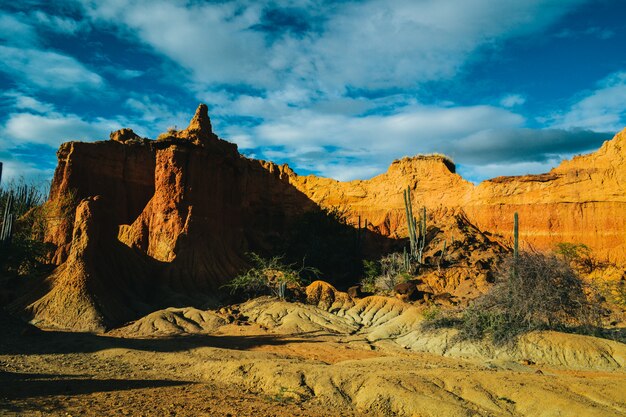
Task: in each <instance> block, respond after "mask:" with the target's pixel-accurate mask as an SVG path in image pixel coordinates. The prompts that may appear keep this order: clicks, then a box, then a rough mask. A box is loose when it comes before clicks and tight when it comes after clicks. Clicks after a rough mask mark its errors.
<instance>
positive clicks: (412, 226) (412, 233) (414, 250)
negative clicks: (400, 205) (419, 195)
mask: <svg viewBox="0 0 626 417" xmlns="http://www.w3.org/2000/svg"><path fill="white" fill-rule="evenodd" d="M403 196H404V210H405V212H406V221H407V227H408V234H409V253H408V259H406V260H405V262H406V263H407V268H406V269H407V270H408V269H410V261H411V260H417V262H418V263H420V264H421V263H422V255H423V253H424V246H425V245H426V207H422V216H421V218H420V222H419V228H418V224H417V219H416V218H415V216H413V203H412V201H411V188H410V187H407V188H406V190H404V192H403Z"/></svg>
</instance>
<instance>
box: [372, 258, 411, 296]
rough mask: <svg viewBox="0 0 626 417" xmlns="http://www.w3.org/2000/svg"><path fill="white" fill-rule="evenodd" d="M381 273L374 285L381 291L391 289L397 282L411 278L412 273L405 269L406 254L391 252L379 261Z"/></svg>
mask: <svg viewBox="0 0 626 417" xmlns="http://www.w3.org/2000/svg"><path fill="white" fill-rule="evenodd" d="M378 262H379V264H380V275H379V276H378V277H376V279H375V280H374V286H375V287H376V289H378V290H379V291H391V290H393V287H395V286H396V284H399V283H401V282H405V281H407V280H409V279H411V274H410V272H409V271H407V270H406V269H405V263H404V256H403V255H402V254H400V253H390V254H389V255H386V256H383V257H382V258H380V260H379V261H378Z"/></svg>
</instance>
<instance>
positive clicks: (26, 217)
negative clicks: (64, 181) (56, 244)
mask: <svg viewBox="0 0 626 417" xmlns="http://www.w3.org/2000/svg"><path fill="white" fill-rule="evenodd" d="M45 195H46V189H45V187H44V186H43V185H41V184H39V183H36V182H27V181H25V180H23V179H21V180H19V181H13V182H10V183H8V184H7V185H6V186H4V187H3V188H2V189H0V207H2V208H3V216H2V218H1V219H0V222H2V223H1V225H0V226H1V229H2V231H3V232H2V237H3V239H2V242H1V244H2V251H0V276H1V277H2V278H3V281H4V282H3V283H2V286H3V287H4V286H6V285H7V281H11V280H13V279H15V278H19V277H24V276H28V275H31V274H34V273H36V272H37V271H38V270H39V269H40V268H41V267H42V266H43V265H44V264H45V261H46V260H45V257H46V255H47V253H48V251H49V249H50V248H49V245H47V244H45V243H43V233H44V231H45V224H46V218H45V214H44V210H43V208H42V205H41V204H42V202H43V200H44V198H45Z"/></svg>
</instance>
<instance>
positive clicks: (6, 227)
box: [0, 192, 14, 246]
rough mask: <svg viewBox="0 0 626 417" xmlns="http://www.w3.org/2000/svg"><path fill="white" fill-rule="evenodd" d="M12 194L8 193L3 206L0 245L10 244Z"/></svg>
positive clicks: (11, 232)
mask: <svg viewBox="0 0 626 417" xmlns="http://www.w3.org/2000/svg"><path fill="white" fill-rule="evenodd" d="M12 208H13V193H12V192H9V193H8V196H7V200H6V204H5V206H4V215H3V216H2V228H1V229H0V244H2V245H3V246H4V245H8V244H10V243H11V237H12V236H13V218H14V216H13V212H12Z"/></svg>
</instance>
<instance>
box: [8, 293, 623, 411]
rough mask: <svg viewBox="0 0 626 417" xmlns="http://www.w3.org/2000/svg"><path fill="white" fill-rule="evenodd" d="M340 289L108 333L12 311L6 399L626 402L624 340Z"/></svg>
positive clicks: (73, 406)
mask: <svg viewBox="0 0 626 417" xmlns="http://www.w3.org/2000/svg"><path fill="white" fill-rule="evenodd" d="M337 294H339V295H341V293H337ZM333 298H335V297H333ZM337 300H341V297H340V296H337V297H336V299H331V300H330V301H329V300H321V301H319V300H318V301H319V302H318V304H317V305H313V304H308V303H300V302H286V301H280V300H277V299H275V298H272V297H261V298H258V299H254V300H251V301H248V302H246V303H243V304H241V305H238V306H234V307H233V308H230V309H222V310H221V311H218V312H214V311H202V310H197V309H193V308H185V309H168V310H163V311H159V312H155V313H152V314H150V315H149V316H147V317H145V318H143V319H140V320H138V321H136V322H133V323H130V324H129V325H127V326H124V327H121V328H118V329H116V330H113V331H110V332H107V333H105V334H99V335H98V334H89V333H69V332H59V331H53V330H48V331H45V330H44V331H40V330H36V329H34V328H32V327H27V326H24V325H21V324H17V323H15V322H14V321H13V320H10V319H7V320H6V321H7V323H8V324H6V325H5V326H4V327H6V328H9V329H8V330H9V332H11V331H12V332H14V334H15V337H11V338H8V339H3V341H2V343H1V344H0V370H1V374H0V378H2V384H1V385H0V386H1V388H0V410H2V414H3V415H7V416H22V415H27V416H29V415H32V416H37V415H58V416H69V415H71V416H100V415H132V416H162V415H171V416H198V415H199V416H360V415H363V416H395V415H400V416H620V415H626V390H625V389H624V388H625V386H626V372H625V369H626V368H625V367H626V346H625V345H624V344H621V343H618V342H613V341H609V340H606V339H597V338H593V337H589V336H580V335H571V334H563V333H557V332H544V333H537V334H530V335H527V336H525V337H523V338H521V339H520V340H519V341H518V342H517V344H516V345H515V346H509V347H506V348H502V349H495V350H494V349H493V347H490V346H489V345H488V344H483V343H470V342H457V341H455V340H454V338H453V335H451V333H450V331H449V330H423V329H421V328H420V326H419V323H420V322H421V321H422V320H423V318H422V317H421V313H420V311H419V309H418V308H416V307H414V306H412V305H409V304H406V303H404V302H402V301H399V300H396V299H394V298H389V297H378V296H376V297H367V298H364V299H362V300H357V301H356V302H355V305H354V306H352V307H349V308H346V306H345V305H343V306H342V305H341V304H342V303H343V302H344V301H337ZM309 301H313V302H314V301H316V300H309ZM229 321H230V323H229ZM9 334H10V333H9Z"/></svg>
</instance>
